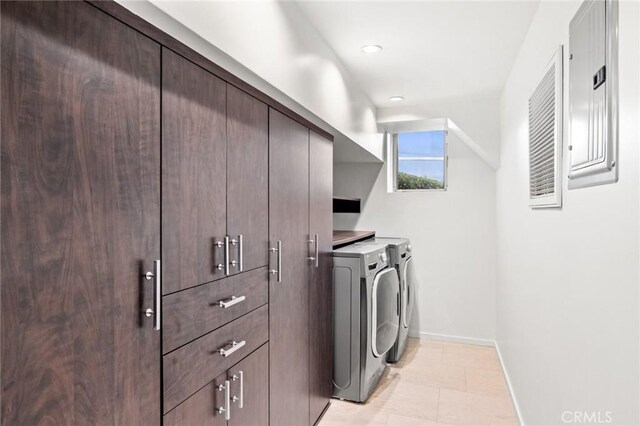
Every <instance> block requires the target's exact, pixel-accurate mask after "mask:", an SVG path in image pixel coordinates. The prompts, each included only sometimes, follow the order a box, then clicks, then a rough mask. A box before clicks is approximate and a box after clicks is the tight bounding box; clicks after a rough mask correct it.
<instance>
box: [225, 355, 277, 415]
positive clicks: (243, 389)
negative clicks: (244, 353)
mask: <svg viewBox="0 0 640 426" xmlns="http://www.w3.org/2000/svg"><path fill="white" fill-rule="evenodd" d="M268 348H269V345H268V344H265V345H263V346H262V347H260V349H258V350H256V351H255V352H253V353H252V354H251V355H249V356H248V357H246V358H245V359H243V360H242V361H240V362H239V363H237V364H236V365H235V366H234V367H232V368H231V369H230V370H229V374H228V380H229V381H230V382H231V397H232V399H233V400H234V401H233V402H232V404H231V419H230V420H229V426H259V425H268V424H269V349H268ZM240 402H242V407H240V405H241V404H240Z"/></svg>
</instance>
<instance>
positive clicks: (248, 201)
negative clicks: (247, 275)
mask: <svg viewBox="0 0 640 426" xmlns="http://www.w3.org/2000/svg"><path fill="white" fill-rule="evenodd" d="M227 112H228V121H227V230H228V234H229V236H230V238H232V239H236V240H238V236H239V235H242V247H240V245H239V243H237V244H235V245H232V246H231V258H232V260H235V261H236V264H235V265H233V267H232V268H231V273H236V272H239V271H240V263H239V262H240V259H239V254H240V253H239V250H240V249H242V269H243V270H244V271H249V270H251V269H255V268H258V267H260V266H265V265H266V264H267V263H268V258H269V255H268V250H267V249H268V244H269V242H268V239H269V108H268V107H267V105H266V104H264V103H262V102H260V101H258V100H257V99H255V98H254V97H252V96H249V95H248V94H246V93H245V92H243V91H241V90H239V89H237V88H235V87H233V86H228V88H227Z"/></svg>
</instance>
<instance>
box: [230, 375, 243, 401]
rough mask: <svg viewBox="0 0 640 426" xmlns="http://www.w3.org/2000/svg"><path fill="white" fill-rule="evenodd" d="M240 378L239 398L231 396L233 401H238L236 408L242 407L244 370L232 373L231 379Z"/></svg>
mask: <svg viewBox="0 0 640 426" xmlns="http://www.w3.org/2000/svg"><path fill="white" fill-rule="evenodd" d="M238 379H240V398H238V397H237V396H235V395H234V396H233V398H232V399H233V401H234V402H235V401H238V408H243V407H244V372H243V371H242V370H240V371H238V374H237V375H236V374H234V375H233V377H232V378H231V380H233V381H234V382H235V381H236V380H238Z"/></svg>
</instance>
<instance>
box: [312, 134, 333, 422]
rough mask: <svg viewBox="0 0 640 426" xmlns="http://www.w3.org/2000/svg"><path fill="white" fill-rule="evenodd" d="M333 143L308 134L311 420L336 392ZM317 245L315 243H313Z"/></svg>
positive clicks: (315, 419) (314, 419)
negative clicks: (311, 243) (311, 245)
mask: <svg viewBox="0 0 640 426" xmlns="http://www.w3.org/2000/svg"><path fill="white" fill-rule="evenodd" d="M332 210H333V144H332V142H331V141H330V140H328V139H326V138H324V137H322V136H320V135H318V134H317V133H315V132H311V133H310V135H309V233H310V234H311V235H312V237H313V239H314V240H315V235H316V234H317V235H318V239H317V240H316V241H315V243H317V244H318V250H317V251H315V250H314V257H315V256H316V255H317V256H318V261H317V263H315V264H314V265H313V266H312V268H311V277H310V281H311V282H310V286H309V342H310V343H309V344H310V355H309V380H310V388H309V390H310V401H309V404H310V420H309V421H310V424H314V423H315V422H316V421H317V419H318V418H319V417H320V415H321V414H322V412H323V411H324V410H325V408H326V406H327V404H329V400H330V398H331V395H332V393H333V385H332V380H333V334H332V330H333V326H332V323H333V313H332V302H331V301H332V297H333V296H332V295H333V281H332V280H333V256H332V250H333V214H332ZM314 249H315V247H314Z"/></svg>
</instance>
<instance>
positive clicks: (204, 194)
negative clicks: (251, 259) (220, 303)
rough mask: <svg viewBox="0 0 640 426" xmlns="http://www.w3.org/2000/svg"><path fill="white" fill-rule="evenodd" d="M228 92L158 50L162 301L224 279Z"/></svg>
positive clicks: (189, 64)
mask: <svg viewBox="0 0 640 426" xmlns="http://www.w3.org/2000/svg"><path fill="white" fill-rule="evenodd" d="M226 96H227V84H226V83H225V82H224V81H222V80H221V79H219V78H218V77H216V76H214V75H213V74H211V73H209V72H207V71H205V70H204V69H202V68H201V67H199V66H197V65H195V64H194V63H192V62H191V61H189V60H187V59H185V58H183V57H182V56H179V55H177V54H176V53H174V52H172V51H170V50H169V49H166V48H163V49H162V260H163V262H162V264H163V285H162V289H163V294H169V293H173V292H175V291H178V290H181V289H185V288H189V287H192V286H195V285H198V284H203V283H206V282H209V281H212V280H215V279H219V278H223V277H224V276H225V271H224V267H222V268H219V267H218V265H224V262H225V259H224V246H223V245H216V243H218V242H220V243H223V242H224V237H225V235H226V234H227V224H226V215H227V210H226V206H227V199H226V194H227V191H226V187H227V184H226V182H227V162H226V155H227V153H226V151H227V140H226V138H227V131H226V129H227V113H226V109H227V106H226V105H227V104H226Z"/></svg>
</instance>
